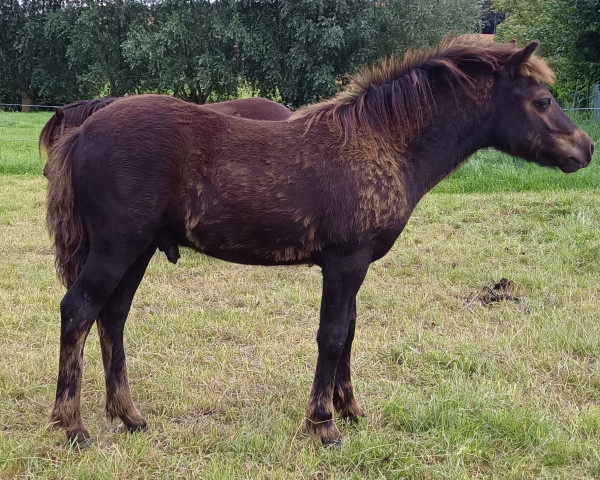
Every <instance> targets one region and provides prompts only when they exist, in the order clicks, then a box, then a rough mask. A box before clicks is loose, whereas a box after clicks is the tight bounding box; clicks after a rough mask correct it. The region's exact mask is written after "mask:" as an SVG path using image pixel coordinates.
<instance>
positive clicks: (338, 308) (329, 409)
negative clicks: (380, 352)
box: [305, 250, 371, 445]
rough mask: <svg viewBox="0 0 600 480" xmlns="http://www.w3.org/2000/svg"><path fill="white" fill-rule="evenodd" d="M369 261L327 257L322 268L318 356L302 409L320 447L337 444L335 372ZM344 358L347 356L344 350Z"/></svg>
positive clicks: (362, 255)
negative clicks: (334, 415) (306, 402)
mask: <svg viewBox="0 0 600 480" xmlns="http://www.w3.org/2000/svg"><path fill="white" fill-rule="evenodd" d="M370 262H371V252H370V251H362V250H361V251H358V252H356V253H354V254H353V255H350V256H347V257H339V256H334V255H327V256H325V258H323V259H322V261H320V262H319V265H320V266H321V268H322V269H323V298H322V299H321V319H320V324H319V332H318V334H317V344H318V347H319V356H318V359H317V368H316V372H315V379H314V382H313V386H312V391H311V394H310V398H309V401H308V406H307V407H306V422H305V423H306V429H307V431H308V433H310V434H311V435H312V436H313V437H316V438H318V439H319V440H321V442H322V443H323V444H324V445H330V444H334V443H337V442H338V441H339V439H340V432H339V430H338V429H337V427H336V425H335V423H334V421H333V412H334V405H333V399H334V385H335V378H336V370H337V367H338V364H339V362H340V359H341V358H342V356H343V355H344V350H345V345H346V339H347V338H348V333H349V324H350V318H351V317H352V316H353V315H351V313H352V310H353V308H354V304H355V301H356V294H357V293H358V290H359V288H360V286H361V284H362V282H363V280H364V278H365V275H366V273H367V269H368V268H369V264H370ZM347 355H348V356H349V355H350V352H349V350H348V352H347Z"/></svg>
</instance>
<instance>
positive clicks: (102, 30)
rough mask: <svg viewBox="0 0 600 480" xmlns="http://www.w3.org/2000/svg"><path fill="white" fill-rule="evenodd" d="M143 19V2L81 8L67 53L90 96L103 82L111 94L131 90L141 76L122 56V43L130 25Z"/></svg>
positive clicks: (119, 0) (127, 0) (93, 4)
mask: <svg viewBox="0 0 600 480" xmlns="http://www.w3.org/2000/svg"><path fill="white" fill-rule="evenodd" d="M146 19H147V16H146V9H145V7H144V5H143V4H142V3H140V2H139V1H136V0H116V1H112V2H103V1H97V2H96V1H94V2H90V3H88V6H87V8H85V9H82V10H81V12H80V14H79V16H78V18H77V21H76V22H75V26H74V28H73V32H72V34H71V40H72V42H71V45H70V46H69V48H68V56H69V59H70V61H71V63H72V65H74V66H75V68H76V69H77V70H78V71H79V72H80V73H79V74H78V80H79V82H80V83H81V84H82V86H84V88H85V90H86V91H88V92H90V94H91V95H96V96H97V95H99V94H100V92H101V91H102V90H103V88H104V86H105V85H108V94H110V95H112V96H122V95H124V94H126V93H135V91H136V87H137V86H138V85H139V81H140V77H141V75H140V72H139V71H136V70H135V69H132V66H131V64H130V63H129V62H128V61H127V59H126V58H125V56H124V55H123V48H122V43H123V42H124V41H125V40H126V39H127V34H128V32H129V30H130V28H131V27H132V26H133V25H135V24H136V23H141V22H143V21H144V20H146Z"/></svg>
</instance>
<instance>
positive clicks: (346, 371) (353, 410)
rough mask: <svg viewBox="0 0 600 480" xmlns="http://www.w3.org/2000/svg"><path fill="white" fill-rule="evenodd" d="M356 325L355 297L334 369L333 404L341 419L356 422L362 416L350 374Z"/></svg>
mask: <svg viewBox="0 0 600 480" xmlns="http://www.w3.org/2000/svg"><path fill="white" fill-rule="evenodd" d="M355 327H356V299H355V300H354V302H353V304H352V306H351V308H350V313H349V325H348V336H347V337H346V343H345V344H344V350H343V351H342V356H341V358H340V362H339V363H338V366H337V369H336V371H335V384H334V387H333V406H334V407H335V409H336V410H337V411H338V412H340V415H341V416H342V418H343V419H346V420H349V421H351V422H358V417H362V416H363V415H364V414H363V411H362V409H361V408H360V405H359V404H358V402H357V401H356V399H355V398H354V388H353V387H352V379H351V375H350V351H351V349H352V341H353V340H354V329H355Z"/></svg>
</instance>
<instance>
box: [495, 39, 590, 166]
mask: <svg viewBox="0 0 600 480" xmlns="http://www.w3.org/2000/svg"><path fill="white" fill-rule="evenodd" d="M537 45H538V44H537V43H536V42H532V43H530V44H529V45H527V47H525V48H524V49H523V50H519V51H517V52H516V53H514V54H513V55H512V56H511V57H510V58H509V59H508V60H507V61H506V63H505V65H504V68H502V69H501V70H499V71H497V72H496V76H497V77H496V82H495V89H494V111H495V124H494V144H493V146H494V147H495V148H498V149H499V150H502V151H503V152H506V153H509V154H511V155H516V156H519V157H522V158H524V159H526V160H529V161H533V162H535V163H538V164H540V165H545V166H550V167H558V168H560V169H561V170H562V171H563V172H565V173H570V172H575V171H577V170H579V169H580V168H582V167H587V166H588V165H589V163H590V161H591V159H592V154H593V153H594V143H593V142H592V140H591V139H590V137H589V136H588V135H587V134H586V133H585V132H584V131H583V130H581V129H580V128H579V127H577V125H575V124H574V123H573V122H572V121H571V119H570V118H569V117H568V116H567V115H566V114H565V112H564V111H563V110H562V109H561V108H560V107H559V106H558V104H557V103H556V100H555V99H554V98H553V97H552V95H551V94H550V92H549V91H548V88H547V87H546V85H545V84H544V83H542V81H541V79H539V78H538V77H539V76H540V75H535V74H531V67H532V66H533V68H535V64H534V63H532V61H535V62H539V65H542V66H543V67H546V69H547V72H546V76H548V75H551V71H550V70H549V69H548V67H547V66H546V65H545V64H543V63H542V61H541V60H540V59H539V58H537V57H533V58H532V54H533V51H534V50H535V49H536V47H537ZM539 65H538V66H539ZM524 73H528V74H524Z"/></svg>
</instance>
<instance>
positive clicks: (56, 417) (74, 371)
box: [50, 249, 135, 446]
mask: <svg viewBox="0 0 600 480" xmlns="http://www.w3.org/2000/svg"><path fill="white" fill-rule="evenodd" d="M134 258H135V257H134ZM130 264H131V260H129V261H128V260H127V259H126V258H119V257H114V258H113V257H107V256H106V255H100V254H97V253H95V252H94V250H93V249H92V250H91V251H90V254H89V256H88V259H87V260H86V263H85V265H84V267H83V269H82V271H81V273H80V274H79V276H78V277H77V280H76V281H75V283H74V284H73V285H72V286H71V288H69V291H68V292H67V293H66V295H65V296H64V298H63V300H62V302H61V305H60V310H61V332H60V357H59V367H58V381H57V386H56V400H55V402H54V408H53V410H52V414H51V417H50V419H51V421H53V422H55V424H56V425H57V426H60V427H62V428H64V429H65V431H66V434H67V438H68V439H69V441H71V442H73V443H77V444H78V445H84V446H85V445H86V444H87V443H88V442H89V433H88V431H87V430H86V428H85V426H84V424H83V420H82V418H81V402H80V396H81V379H82V376H83V349H84V345H85V340H86V338H87V336H88V333H89V331H90V328H91V326H92V324H93V323H94V321H95V320H96V318H97V317H98V314H99V313H100V309H101V308H102V307H103V305H104V303H105V302H106V300H107V299H108V298H109V296H110V295H111V294H112V292H113V290H114V289H115V288H116V286H117V285H118V284H119V282H120V281H121V278H122V277H123V275H124V273H125V271H126V270H127V268H128V267H129V265H130Z"/></svg>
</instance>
